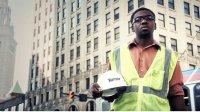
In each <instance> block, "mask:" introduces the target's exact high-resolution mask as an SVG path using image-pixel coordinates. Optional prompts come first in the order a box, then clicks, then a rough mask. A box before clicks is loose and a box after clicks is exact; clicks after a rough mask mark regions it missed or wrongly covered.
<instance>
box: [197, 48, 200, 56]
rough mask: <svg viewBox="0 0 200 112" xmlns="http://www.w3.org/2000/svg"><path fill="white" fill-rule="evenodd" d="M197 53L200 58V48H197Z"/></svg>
mask: <svg viewBox="0 0 200 112" xmlns="http://www.w3.org/2000/svg"><path fill="white" fill-rule="evenodd" d="M197 53H198V55H199V56H200V46H197Z"/></svg>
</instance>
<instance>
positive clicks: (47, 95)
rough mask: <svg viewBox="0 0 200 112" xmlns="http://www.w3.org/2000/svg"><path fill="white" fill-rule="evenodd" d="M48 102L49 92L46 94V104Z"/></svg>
mask: <svg viewBox="0 0 200 112" xmlns="http://www.w3.org/2000/svg"><path fill="white" fill-rule="evenodd" d="M48 101H49V92H46V102H48Z"/></svg>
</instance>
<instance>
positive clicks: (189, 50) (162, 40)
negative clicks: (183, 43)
mask: <svg viewBox="0 0 200 112" xmlns="http://www.w3.org/2000/svg"><path fill="white" fill-rule="evenodd" d="M159 38H160V43H161V44H162V45H163V46H165V47H166V36H163V35H159ZM177 46H178V45H177V40H176V39H174V38H171V48H172V49H173V50H174V51H177V52H178V49H177ZM187 53H188V55H189V56H194V50H193V44H192V43H187ZM197 54H198V55H199V56H200V46H199V45H198V46H197Z"/></svg>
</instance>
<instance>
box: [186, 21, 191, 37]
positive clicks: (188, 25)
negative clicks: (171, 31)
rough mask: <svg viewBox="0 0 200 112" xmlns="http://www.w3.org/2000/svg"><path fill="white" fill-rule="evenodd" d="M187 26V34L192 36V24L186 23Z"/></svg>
mask: <svg viewBox="0 0 200 112" xmlns="http://www.w3.org/2000/svg"><path fill="white" fill-rule="evenodd" d="M185 25H186V27H185V29H186V34H187V35H192V29H191V23H189V22H185Z"/></svg>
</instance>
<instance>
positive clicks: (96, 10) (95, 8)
mask: <svg viewBox="0 0 200 112" xmlns="http://www.w3.org/2000/svg"><path fill="white" fill-rule="evenodd" d="M98 5H99V2H98V1H97V2H95V3H94V14H97V13H98V11H99V6H98Z"/></svg>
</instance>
